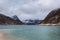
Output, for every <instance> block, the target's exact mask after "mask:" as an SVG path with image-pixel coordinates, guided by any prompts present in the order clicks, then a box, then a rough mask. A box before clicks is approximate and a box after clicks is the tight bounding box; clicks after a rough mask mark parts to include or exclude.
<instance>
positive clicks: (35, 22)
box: [25, 19, 42, 25]
mask: <svg viewBox="0 0 60 40" xmlns="http://www.w3.org/2000/svg"><path fill="white" fill-rule="evenodd" d="M25 21H26V23H25V24H27V25H37V24H38V23H39V22H41V21H42V20H38V19H35V20H32V19H29V20H25Z"/></svg>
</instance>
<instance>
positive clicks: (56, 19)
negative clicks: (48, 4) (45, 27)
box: [40, 8, 60, 25]
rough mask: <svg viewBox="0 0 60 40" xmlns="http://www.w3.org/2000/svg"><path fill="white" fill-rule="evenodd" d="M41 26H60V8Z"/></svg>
mask: <svg viewBox="0 0 60 40" xmlns="http://www.w3.org/2000/svg"><path fill="white" fill-rule="evenodd" d="M40 24H59V25H60V8H59V9H55V10H52V11H51V12H50V13H49V14H48V15H47V17H46V18H45V19H44V20H43V21H42V22H41V23H40Z"/></svg>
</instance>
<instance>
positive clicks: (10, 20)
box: [0, 14, 23, 25]
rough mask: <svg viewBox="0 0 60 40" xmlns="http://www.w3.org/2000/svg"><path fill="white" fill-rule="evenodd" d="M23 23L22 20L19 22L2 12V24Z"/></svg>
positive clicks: (0, 20) (0, 17)
mask: <svg viewBox="0 0 60 40" xmlns="http://www.w3.org/2000/svg"><path fill="white" fill-rule="evenodd" d="M21 24H23V23H22V22H21V21H20V22H18V21H16V20H14V19H13V18H10V17H8V16H5V15H3V14H0V25H21Z"/></svg>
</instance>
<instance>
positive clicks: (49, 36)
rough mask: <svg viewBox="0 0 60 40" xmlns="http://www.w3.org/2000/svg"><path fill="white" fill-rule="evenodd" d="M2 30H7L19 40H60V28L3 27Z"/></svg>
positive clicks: (36, 26)
mask: <svg viewBox="0 0 60 40" xmlns="http://www.w3.org/2000/svg"><path fill="white" fill-rule="evenodd" d="M0 29H2V30H5V29H7V30H5V31H9V33H10V35H12V36H14V37H16V39H17V40H60V26H38V25H35V26H34V25H32V26H31V25H30V26H28V25H21V26H20V25H9V26H8V25H5V26H2V25H1V26H0ZM19 38H20V39H19Z"/></svg>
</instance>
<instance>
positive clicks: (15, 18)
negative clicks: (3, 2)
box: [12, 15, 22, 23]
mask: <svg viewBox="0 0 60 40" xmlns="http://www.w3.org/2000/svg"><path fill="white" fill-rule="evenodd" d="M12 18H13V19H14V20H16V21H17V22H21V21H20V20H19V18H18V17H17V16H16V15H14V16H13V17H12ZM21 23H22V22H21Z"/></svg>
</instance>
